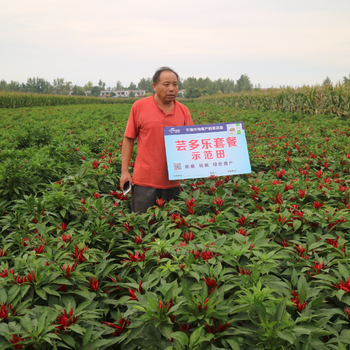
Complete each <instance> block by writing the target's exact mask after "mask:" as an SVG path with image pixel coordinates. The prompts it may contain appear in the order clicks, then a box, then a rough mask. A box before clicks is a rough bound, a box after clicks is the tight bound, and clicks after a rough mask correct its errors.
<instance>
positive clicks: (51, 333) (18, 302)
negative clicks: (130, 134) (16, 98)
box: [0, 103, 350, 350]
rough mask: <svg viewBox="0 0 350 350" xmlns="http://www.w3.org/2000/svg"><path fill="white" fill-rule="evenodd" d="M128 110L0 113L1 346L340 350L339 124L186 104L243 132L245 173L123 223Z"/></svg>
mask: <svg viewBox="0 0 350 350" xmlns="http://www.w3.org/2000/svg"><path fill="white" fill-rule="evenodd" d="M130 107H131V105H86V106H85V105H80V106H60V107H40V108H24V109H16V110H9V109H8V110H0V119H1V122H2V127H1V129H0V150H1V152H0V162H1V163H0V164H1V166H0V180H1V181H0V217H1V219H0V228H1V237H0V239H1V243H0V263H1V266H0V349H13V348H16V349H34V348H35V349H58V348H68V349H78V350H79V349H125V350H133V349H149V350H154V349H159V350H164V349H167V350H185V349H191V350H196V349H201V350H202V349H203V350H206V349H234V350H237V349H249V348H253V349H300V350H301V349H318V350H322V349H346V348H348V347H349V346H350V311H349V310H350V279H349V278H350V264H349V254H350V253H349V238H350V236H349V228H350V215H349V212H350V183H349V174H350V141H349V140H350V139H349V136H350V129H349V126H348V123H347V120H343V119H342V118H339V117H335V116H323V115H317V116H304V115H299V114H291V113H289V114H288V113H286V114H283V113H281V112H261V111H259V112H257V111H254V110H240V109H237V108H231V107H230V108H229V107H223V106H217V105H205V104H192V103H191V104H188V107H189V108H190V111H191V114H192V116H193V120H194V123H195V124H208V123H219V122H231V121H243V123H244V126H245V130H246V135H247V142H248V149H249V155H250V161H251V166H252V173H251V174H245V175H237V176H226V177H220V178H218V179H217V180H209V179H192V180H186V181H183V182H182V183H181V192H180V196H179V197H178V198H177V199H176V200H172V201H170V202H167V201H164V200H163V199H162V198H159V199H158V200H157V203H156V205H154V206H153V207H151V208H149V209H148V211H147V213H145V214H135V213H132V212H130V195H123V194H122V192H121V190H120V189H119V187H118V183H119V176H120V162H121V146H122V140H123V132H124V129H125V125H126V121H127V117H128V113H129V110H130ZM135 156H136V150H135V151H134V154H133V159H132V162H131V163H134V162H135ZM132 165H133V164H131V166H130V171H132Z"/></svg>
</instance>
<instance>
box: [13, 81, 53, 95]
mask: <svg viewBox="0 0 350 350" xmlns="http://www.w3.org/2000/svg"><path fill="white" fill-rule="evenodd" d="M7 90H8V91H14V92H19V91H21V90H22V87H21V84H20V83H19V82H18V81H13V80H11V82H10V83H9V84H7ZM46 90H47V93H49V92H51V90H52V86H51V84H50V83H49V82H48V81H47V82H46ZM45 93H46V91H45Z"/></svg>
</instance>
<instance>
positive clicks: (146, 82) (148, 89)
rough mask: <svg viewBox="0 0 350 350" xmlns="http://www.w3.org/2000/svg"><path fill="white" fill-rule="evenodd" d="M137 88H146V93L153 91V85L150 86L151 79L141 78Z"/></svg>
mask: <svg viewBox="0 0 350 350" xmlns="http://www.w3.org/2000/svg"><path fill="white" fill-rule="evenodd" d="M137 88H138V89H139V90H146V93H147V92H148V93H153V92H154V91H153V87H152V79H151V78H147V79H145V78H142V79H141V80H140V81H139V83H138V85H137Z"/></svg>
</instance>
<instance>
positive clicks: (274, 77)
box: [0, 0, 350, 87]
mask: <svg viewBox="0 0 350 350" xmlns="http://www.w3.org/2000/svg"><path fill="white" fill-rule="evenodd" d="M349 17H350V0H332V1H331V0H293V1H291V0H290V1H287V0H284V1H282V0H245V1H243V0H239V1H238V0H216V1H212V0H211V1H208V0H200V1H199V0H186V1H185V0H177V1H172V2H167V1H161V0H148V1H145V0H130V1H127V0H123V1H120V0H108V1H104V2H102V1H96V0H93V1H92V0H84V1H82V0H69V1H68V0H60V1H52V0H15V1H8V0H0V80H1V79H5V80H6V81H7V82H9V81H10V80H16V81H20V82H25V81H26V80H27V78H29V77H41V78H45V79H47V80H49V81H50V82H52V80H53V79H54V78H57V77H59V78H64V79H65V80H68V81H71V82H72V83H73V84H77V85H81V86H83V85H84V84H86V83H87V82H88V81H92V82H93V84H94V85H97V82H98V80H99V79H102V81H104V82H106V86H115V84H116V81H118V80H120V81H121V82H122V83H123V85H124V86H128V85H129V83H130V82H131V81H132V82H134V83H136V84H137V83H138V82H139V80H140V79H141V78H142V77H145V78H147V77H151V76H152V75H153V73H154V71H155V70H156V68H158V67H160V66H165V65H166V66H170V67H172V68H174V69H175V70H176V71H177V72H178V73H179V75H180V77H183V78H187V77H191V76H194V77H197V78H199V77H203V78H205V77H209V78H210V79H212V80H214V79H218V78H223V79H224V78H225V79H227V78H229V79H234V80H237V79H238V78H239V77H240V75H241V74H248V75H249V77H250V79H251V81H252V83H253V84H258V83H260V84H261V86H262V87H271V86H275V87H278V86H281V85H290V86H301V85H304V84H307V85H314V84H321V83H322V82H323V80H324V79H325V78H326V76H329V77H330V78H331V80H332V81H333V82H337V81H339V80H342V78H343V76H344V75H346V76H348V75H349V74H350V20H349Z"/></svg>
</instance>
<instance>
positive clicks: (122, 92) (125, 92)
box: [99, 90, 146, 97]
mask: <svg viewBox="0 0 350 350" xmlns="http://www.w3.org/2000/svg"><path fill="white" fill-rule="evenodd" d="M111 92H114V93H115V96H113V97H129V96H130V93H133V94H134V96H135V97H141V96H143V95H144V94H145V93H146V90H113V91H112V90H102V91H101V93H100V96H99V97H108V96H110V94H111Z"/></svg>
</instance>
